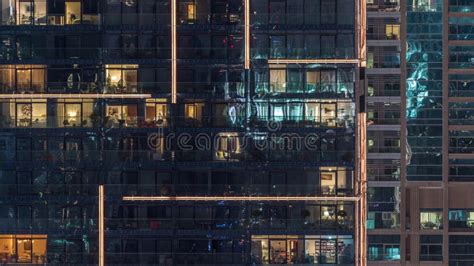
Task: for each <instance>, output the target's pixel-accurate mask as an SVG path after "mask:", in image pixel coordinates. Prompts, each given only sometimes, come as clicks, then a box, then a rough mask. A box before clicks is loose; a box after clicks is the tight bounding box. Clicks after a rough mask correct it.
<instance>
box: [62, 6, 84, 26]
mask: <svg viewBox="0 0 474 266" xmlns="http://www.w3.org/2000/svg"><path fill="white" fill-rule="evenodd" d="M65 15H66V24H81V1H80V0H67V1H66V14H65Z"/></svg>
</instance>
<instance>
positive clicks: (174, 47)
mask: <svg viewBox="0 0 474 266" xmlns="http://www.w3.org/2000/svg"><path fill="white" fill-rule="evenodd" d="M176 1H177V0H171V103H173V104H175V103H176V102H177V94H178V85H177V78H178V77H177V76H178V73H177V56H178V54H177V45H178V43H177V41H176Z"/></svg>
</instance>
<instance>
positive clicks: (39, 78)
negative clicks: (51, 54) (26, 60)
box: [0, 65, 46, 93]
mask: <svg viewBox="0 0 474 266" xmlns="http://www.w3.org/2000/svg"><path fill="white" fill-rule="evenodd" d="M45 75H46V70H45V67H44V66H43V65H15V66H13V65H5V66H4V67H3V68H2V69H0V81H1V83H3V84H6V88H5V89H7V90H10V91H13V90H14V89H15V88H16V91H17V92H29V93H38V92H43V91H44V88H45V80H46V77H45Z"/></svg>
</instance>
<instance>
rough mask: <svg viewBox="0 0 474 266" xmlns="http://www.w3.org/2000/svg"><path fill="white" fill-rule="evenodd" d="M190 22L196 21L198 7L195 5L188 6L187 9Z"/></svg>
mask: <svg viewBox="0 0 474 266" xmlns="http://www.w3.org/2000/svg"><path fill="white" fill-rule="evenodd" d="M186 10H187V14H188V20H194V19H196V5H195V4H188V6H187V8H186Z"/></svg>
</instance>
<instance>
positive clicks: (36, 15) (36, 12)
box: [16, 0, 46, 25]
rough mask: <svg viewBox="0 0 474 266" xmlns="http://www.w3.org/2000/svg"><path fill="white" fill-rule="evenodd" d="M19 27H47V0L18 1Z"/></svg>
mask: <svg viewBox="0 0 474 266" xmlns="http://www.w3.org/2000/svg"><path fill="white" fill-rule="evenodd" d="M16 11H17V25H45V24H46V0H18V1H17V3H16Z"/></svg>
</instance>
